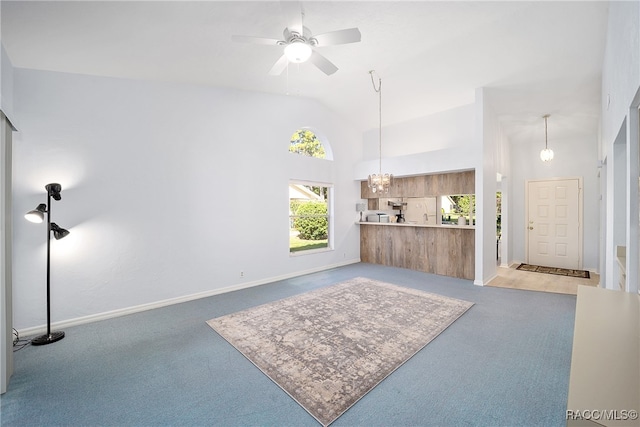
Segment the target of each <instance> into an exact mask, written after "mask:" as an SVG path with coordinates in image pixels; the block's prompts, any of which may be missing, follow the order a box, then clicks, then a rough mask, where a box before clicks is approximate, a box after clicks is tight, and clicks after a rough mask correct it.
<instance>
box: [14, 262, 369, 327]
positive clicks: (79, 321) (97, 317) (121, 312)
mask: <svg viewBox="0 0 640 427" xmlns="http://www.w3.org/2000/svg"><path fill="white" fill-rule="evenodd" d="M359 262H360V258H358V259H352V260H345V261H343V262H339V263H335V264H331V265H326V266H323V267H318V268H311V269H308V270H303V271H296V272H294V273H289V274H283V275H280V276H273V277H268V278H265V279H260V280H254V281H252V282H244V283H238V284H236V285H232V286H227V287H224V288H218V289H212V290H210V291H205V292H199V293H196V294H191V295H184V296H181V297H176V298H170V299H166V300H162V301H156V302H152V303H148V304H141V305H136V306H133V307H127V308H121V309H118V310H112V311H106V312H103V313H97V314H91V315H89V316H83V317H77V318H75V319H69V320H63V321H60V322H54V323H52V324H51V329H64V328H69V327H72V326H79V325H85V324H87V323H93V322H99V321H101V320H107V319H113V318H115V317H120V316H127V315H129V314H134V313H140V312H143V311H147V310H153V309H156V308H162V307H166V306H169V305H173V304H180V303H183V302H189V301H194V300H197V299H201V298H207V297H211V296H214V295H220V294H225V293H227V292H233V291H239V290H241V289H247V288H253V287H255V286H260V285H266V284H268V283H273V282H278V281H280V280H286V279H291V278H294V277H299V276H304V275H306V274H311V273H317V272H319V271H325V270H331V269H333V268H338V267H344V266H346V265H350V264H357V263H359ZM46 331H47V325H41V326H34V327H31V328H24V329H20V330H18V333H19V334H20V336H23V337H24V336H30V335H39V334H42V333H46Z"/></svg>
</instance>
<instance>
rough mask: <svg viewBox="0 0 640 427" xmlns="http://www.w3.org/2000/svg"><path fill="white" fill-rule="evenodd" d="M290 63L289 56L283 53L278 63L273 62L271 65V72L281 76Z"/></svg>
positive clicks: (273, 74)
mask: <svg viewBox="0 0 640 427" xmlns="http://www.w3.org/2000/svg"><path fill="white" fill-rule="evenodd" d="M288 63H289V61H288V60H287V56H286V55H282V56H281V57H280V59H278V60H277V61H276V63H275V64H273V67H271V70H269V74H270V75H272V76H279V75H280V74H282V72H283V71H284V69H285V68H287V64H288Z"/></svg>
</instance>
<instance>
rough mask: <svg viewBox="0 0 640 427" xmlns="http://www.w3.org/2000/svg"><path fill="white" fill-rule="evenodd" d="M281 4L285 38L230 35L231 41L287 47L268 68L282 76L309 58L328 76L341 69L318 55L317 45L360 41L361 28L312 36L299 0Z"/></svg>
mask: <svg viewBox="0 0 640 427" xmlns="http://www.w3.org/2000/svg"><path fill="white" fill-rule="evenodd" d="M280 5H281V7H282V10H283V12H284V14H285V17H286V18H287V22H288V26H287V27H286V28H285V29H284V31H283V36H284V39H283V40H278V39H272V38H265V37H253V36H231V40H233V41H234V42H240V43H253V44H262V45H270V46H284V53H283V55H282V56H281V57H280V59H278V60H277V61H276V63H275V64H274V65H273V67H271V70H270V71H269V74H271V75H273V76H277V75H280V74H281V73H282V71H284V69H285V68H286V67H287V65H288V63H289V62H294V63H301V62H305V61H307V60H309V61H310V62H311V63H312V64H313V65H315V66H316V67H318V68H319V69H320V70H321V71H322V72H323V73H325V74H326V75H328V76H330V75H331V74H333V73H335V72H336V71H338V67H336V66H335V65H334V64H333V63H332V62H331V61H329V60H328V59H327V58H325V57H324V56H322V55H321V54H319V53H318V51H317V50H316V49H315V48H317V47H323V46H333V45H338V44H347V43H356V42H359V41H360V39H361V35H360V30H358V29H357V28H348V29H344V30H337V31H330V32H328V33H322V34H317V35H313V33H312V32H311V30H309V28H307V27H305V26H304V25H303V19H304V12H303V11H302V6H301V4H300V3H299V2H297V1H281V2H280Z"/></svg>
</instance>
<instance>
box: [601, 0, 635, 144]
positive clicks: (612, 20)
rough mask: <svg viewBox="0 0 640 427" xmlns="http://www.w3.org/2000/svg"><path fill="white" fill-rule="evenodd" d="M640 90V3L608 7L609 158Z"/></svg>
mask: <svg viewBox="0 0 640 427" xmlns="http://www.w3.org/2000/svg"><path fill="white" fill-rule="evenodd" d="M639 87H640V2H638V1H612V2H610V3H609V22H608V25H607V43H606V48H605V56H604V64H603V70H602V142H603V143H602V147H603V150H604V152H603V153H602V154H603V157H606V155H607V153H608V150H609V149H610V148H611V145H612V144H613V141H614V140H615V139H616V136H617V135H618V132H619V130H620V127H621V126H622V122H623V121H624V118H625V117H626V115H627V113H628V111H629V106H630V105H631V101H632V99H633V97H634V95H635V93H636V92H637V90H638V88H639Z"/></svg>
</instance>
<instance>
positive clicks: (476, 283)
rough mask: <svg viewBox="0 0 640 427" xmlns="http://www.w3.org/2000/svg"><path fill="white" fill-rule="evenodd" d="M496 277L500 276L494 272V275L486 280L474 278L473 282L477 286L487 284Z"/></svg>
mask: <svg viewBox="0 0 640 427" xmlns="http://www.w3.org/2000/svg"><path fill="white" fill-rule="evenodd" d="M496 277H498V275H497V274H494V275H493V276H491V277H489V278H488V279H486V280H474V281H473V284H474V285H476V286H486V285H487V284H488V283H489V282H491V281H492V280H493V279H495V278H496Z"/></svg>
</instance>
